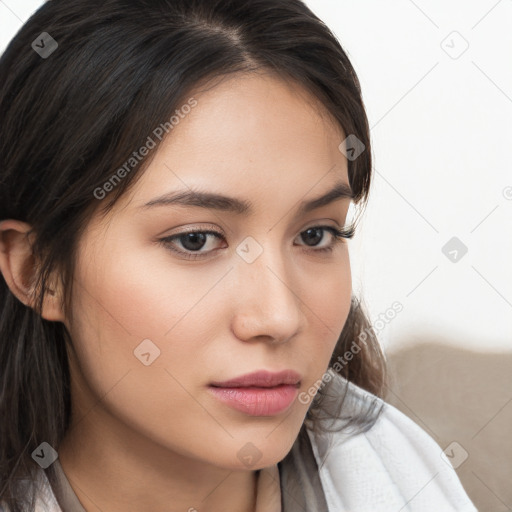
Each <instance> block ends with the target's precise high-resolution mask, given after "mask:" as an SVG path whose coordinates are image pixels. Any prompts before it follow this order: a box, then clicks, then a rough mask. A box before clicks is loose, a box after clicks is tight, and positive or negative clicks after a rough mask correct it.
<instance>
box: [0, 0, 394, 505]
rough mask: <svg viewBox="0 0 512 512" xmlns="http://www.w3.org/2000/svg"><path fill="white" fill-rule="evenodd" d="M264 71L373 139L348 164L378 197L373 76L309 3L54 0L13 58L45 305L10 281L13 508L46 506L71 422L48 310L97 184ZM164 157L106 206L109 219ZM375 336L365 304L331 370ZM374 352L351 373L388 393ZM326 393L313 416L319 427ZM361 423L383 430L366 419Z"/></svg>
mask: <svg viewBox="0 0 512 512" xmlns="http://www.w3.org/2000/svg"><path fill="white" fill-rule="evenodd" d="M37 42H40V43H39V44H37ZM34 43H36V44H35V45H34ZM257 68H261V69H266V70H269V71H272V72H274V73H278V74H279V75H280V76H282V77H283V78H284V79H286V80H294V81H296V82H298V83H300V84H301V85H302V86H303V87H304V88H306V89H307V90H308V91H310V92H311V93H312V94H313V95H315V96H316V97H317V98H319V100H320V101H321V102H322V103H323V104H324V105H325V106H326V108H327V109H328V111H329V112H330V113H331V115H332V116H333V117H334V118H335V119H336V120H337V122H339V124H340V126H341V127H342V128H343V130H344V132H345V133H346V134H353V135H355V136H356V137H357V138H358V139H359V140H360V141H361V142H362V143H363V144H364V146H365V150H364V151H363V152H362V153H361V155H360V156H358V157H357V158H356V159H349V161H348V174H349V181H350V186H351V187H352V190H353V192H354V195H355V200H354V202H355V203H356V204H357V205H359V206H360V207H361V206H363V205H364V203H365V202H366V200H367V197H368V192H369V187H370V182H371V175H372V159H371V145H370V134H369V127H368V121H367V117H366V113H365V108H364V105H363V101H362V97H361V91H360V84H359V81H358V78H357V76H356V73H355V71H354V68H353V67H352V65H351V63H350V61H349V59H348V57H347V55H346V54H345V52H344V50H343V49H342V47H341V46H340V44H339V42H338V41H337V39H336V38H335V36H334V35H333V34H332V32H331V31H330V30H329V29H328V28H327V27H326V26H325V24H324V23H323V22H322V21H320V20H319V19H318V18H317V17H316V16H315V15H314V14H313V13H312V12H311V11H310V10H309V9H308V8H307V7H306V6H305V5H304V4H303V3H302V2H301V1H299V0H252V1H250V2H248V1H246V0H52V1H51V2H45V3H44V4H43V6H42V7H41V8H40V9H39V10H38V11H37V12H36V13H35V14H34V15H33V16H32V17H31V18H30V19H29V20H28V21H27V22H26V23H25V24H24V25H23V27H22V28H21V29H20V31H19V32H18V33H17V34H16V36H15V37H14V39H13V40H12V41H11V42H10V44H9V46H8V47H7V49H6V51H5V52H4V54H3V55H2V57H1V59H0V119H1V122H0V220H3V219H18V220H21V221H24V222H27V223H29V224H30V225H31V227H32V232H31V233H32V234H33V237H34V243H33V254H34V258H35V261H37V262H38V268H39V273H38V281H37V286H36V289H37V290H38V291H39V294H38V300H37V305H36V307H34V308H33V309H32V308H30V307H27V306H25V305H24V304H23V303H21V302H20V301H19V300H17V299H16V297H15V296H14V295H13V294H12V293H11V291H10V290H9V288H8V286H7V284H6V282H5V280H4V279H3V277H2V278H0V304H1V306H0V307H1V310H0V418H1V423H0V499H1V500H4V502H5V503H6V504H7V506H8V507H9V508H10V509H11V510H12V511H13V512H18V511H21V510H24V509H25V508H24V507H25V506H27V507H28V508H26V509H27V510H32V508H31V507H33V493H32V491H30V492H27V488H25V487H22V486H21V480H22V479H25V480H26V481H28V482H30V481H31V479H33V478H34V476H35V474H36V470H38V469H39V468H38V466H37V465H36V464H35V463H34V461H33V460H32V458H31V453H32V451H33V450H34V449H35V448H36V447H37V446H38V445H39V444H40V443H41V442H42V441H46V442H47V443H49V444H50V445H51V446H54V447H58V446H59V442H60V440H61V439H62V437H63V435H64V433H65V432H66V429H67V428H68V425H69V419H70V410H71V404H70V385H69V381H70V375H69V367H68V359H67V352H66V347H72V340H71V339H69V336H68V334H67V332H66V330H65V327H64V325H63V324H61V323H59V322H49V321H46V320H44V319H43V318H42V317H41V315H40V312H41V308H42V303H43V299H44V293H45V292H46V290H47V288H49V279H50V276H51V275H52V274H53V273H54V272H55V271H58V275H59V276H60V278H61V280H62V283H63V285H64V289H65V290H66V297H64V298H63V302H64V303H65V304H68V303H69V298H70V296H71V288H72V283H73V279H72V276H73V270H74V261H75V256H76V248H77V242H78V241H79V239H80V236H81V233H82V232H83V229H84V227H85V226H86V225H87V222H88V220H89V219H90V217H91V212H92V211H93V210H94V209H95V207H96V206H97V205H98V199H97V197H95V195H94V191H95V190H97V189H98V187H102V186H103V184H104V183H105V182H106V181H107V180H108V179H109V178H110V177H111V176H112V173H113V171H114V170H116V169H119V168H120V167H121V166H122V165H123V164H124V163H125V162H126V161H127V159H128V158H129V157H130V155H131V154H132V153H133V151H134V150H135V149H136V148H140V147H141V146H142V145H143V144H144V143H145V142H146V140H147V137H148V135H149V134H151V133H152V131H153V130H154V128H155V127H156V126H159V125H162V124H163V123H166V122H168V120H169V118H170V117H171V115H173V113H174V112H175V110H176V109H178V108H179V107H180V105H182V103H183V99H184V98H186V97H187V94H188V92H189V91H190V90H191V89H192V88H193V87H194V86H196V85H197V84H198V83H200V82H203V81H207V80H208V79H210V78H216V77H217V78H220V77H222V76H223V75H227V74H230V73H235V72H247V71H250V70H254V69H257ZM158 142H159V141H157V143H158ZM340 142H341V141H340ZM153 154H154V152H153ZM149 161H150V157H147V158H144V159H143V160H142V161H141V162H140V163H139V164H138V165H137V166H136V167H135V168H134V169H133V170H132V171H131V172H129V173H127V174H126V176H124V177H123V179H122V180H121V181H120V182H119V183H118V184H116V186H115V187H114V189H113V190H112V191H111V192H110V193H109V194H108V195H107V196H106V197H105V198H104V199H102V201H103V203H104V205H102V206H103V211H104V212H107V211H109V210H110V209H111V208H112V206H113V205H114V204H115V202H116V201H117V200H118V198H119V197H121V195H123V193H124V192H125V191H127V190H128V188H129V187H130V186H132V185H133V183H134V182H135V180H136V179H138V178H139V177H140V176H141V174H142V172H143V170H144V169H145V168H146V167H147V165H148V163H149ZM363 330H365V331H366V332H368V333H370V332H372V331H371V326H370V323H369V321H368V319H367V318H366V316H365V314H364V311H363V309H362V307H361V306H360V304H359V302H358V301H357V300H356V299H355V298H354V300H353V303H352V308H351V310H350V314H349V318H348V320H347V322H346V324H345V327H344V329H343V332H342V333H341V335H340V338H339V341H338V343H337V345H336V348H335V350H334V353H333V356H332V360H331V364H334V362H335V361H336V360H337V358H338V357H340V356H343V354H344V353H345V352H346V351H347V350H348V349H349V348H350V346H351V344H352V343H353V341H354V340H356V339H357V338H358V336H359V335H360V333H361V332H362V331H363ZM360 348H361V350H360V351H359V352H358V353H357V354H356V355H355V356H354V358H353V359H352V360H351V361H350V364H347V365H345V366H344V367H343V368H342V370H341V371H340V372H339V373H340V374H341V375H342V376H343V377H345V378H346V379H348V380H349V381H351V382H353V383H354V384H356V385H359V386H361V387H363V388H365V389H366V390H368V391H370V392H372V393H373V394H375V395H379V396H380V395H381V394H382V391H383V386H384V379H385V364H384V358H383V355H382V353H381V350H380V348H379V344H378V342H377V339H376V337H375V336H374V335H372V336H370V337H369V339H367V340H366V341H365V343H361V344H360ZM322 393H323V390H322V389H321V390H320V391H319V393H318V397H320V398H319V399H318V400H316V399H315V402H314V404H312V406H311V408H310V410H309V411H308V416H307V418H308V420H310V421H311V422H312V424H313V428H316V427H318V425H316V427H315V418H316V417H317V416H318V415H319V414H320V413H321V411H322V400H321V396H322ZM341 405H342V400H340V407H341ZM354 422H355V423H358V424H359V425H361V426H362V427H363V428H364V425H368V424H369V423H368V421H367V420H365V417H364V415H361V416H360V417H358V418H354ZM48 472H49V475H50V476H51V475H52V473H51V468H49V470H48Z"/></svg>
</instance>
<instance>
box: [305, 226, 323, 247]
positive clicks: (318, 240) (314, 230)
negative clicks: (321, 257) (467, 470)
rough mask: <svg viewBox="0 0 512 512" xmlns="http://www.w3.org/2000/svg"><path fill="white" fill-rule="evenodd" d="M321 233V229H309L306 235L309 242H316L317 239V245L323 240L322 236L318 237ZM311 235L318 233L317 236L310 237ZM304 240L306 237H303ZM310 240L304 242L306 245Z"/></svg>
mask: <svg viewBox="0 0 512 512" xmlns="http://www.w3.org/2000/svg"><path fill="white" fill-rule="evenodd" d="M319 232H320V229H319V228H309V229H308V230H306V234H307V238H308V240H309V241H313V242H315V240H314V239H316V243H318V242H320V240H322V236H321V235H320V236H318V233H319ZM311 233H316V236H315V235H313V236H310V235H311ZM303 239H304V237H303ZM308 240H304V241H305V242H306V243H307V242H308ZM313 245H316V244H313Z"/></svg>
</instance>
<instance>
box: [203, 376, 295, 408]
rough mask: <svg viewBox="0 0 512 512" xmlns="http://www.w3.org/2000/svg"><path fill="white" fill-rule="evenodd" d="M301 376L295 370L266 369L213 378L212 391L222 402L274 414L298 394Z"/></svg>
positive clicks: (287, 405) (233, 406)
mask: <svg viewBox="0 0 512 512" xmlns="http://www.w3.org/2000/svg"><path fill="white" fill-rule="evenodd" d="M300 381H301V376H300V375H299V374H298V373H297V372H295V371H293V370H283V371H280V372H276V373H272V372H269V371H266V370H260V371H257V372H253V373H249V374H246V375H242V376H240V377H236V378H234V379H230V380H226V381H218V382H212V383H211V384H210V386H209V387H208V388H209V391H210V392H211V393H212V394H213V396H215V398H217V399H218V400H219V401H220V402H222V403H224V404H225V405H228V406H229V407H231V408H233V409H236V410H238V411H241V412H243V413H245V414H249V415H251V416H274V415H276V414H279V413H282V412H284V411H286V410H287V409H288V408H289V407H290V406H291V404H292V402H293V401H294V400H295V398H297V395H298V392H299V390H298V388H299V387H300Z"/></svg>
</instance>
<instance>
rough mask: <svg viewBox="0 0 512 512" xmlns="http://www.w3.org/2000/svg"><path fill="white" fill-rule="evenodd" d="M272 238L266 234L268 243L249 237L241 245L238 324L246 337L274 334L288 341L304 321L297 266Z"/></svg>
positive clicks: (238, 270) (238, 269)
mask: <svg viewBox="0 0 512 512" xmlns="http://www.w3.org/2000/svg"><path fill="white" fill-rule="evenodd" d="M248 238H249V237H248ZM271 239H272V236H268V237H266V238H265V240H266V243H265V244H260V243H257V242H256V241H255V240H246V241H244V242H242V243H241V244H240V246H239V247H238V248H237V252H238V253H239V255H240V254H241V256H240V258H241V260H240V261H239V262H238V265H237V268H236V272H237V276H236V279H237V281H238V283H239V286H238V289H239V293H240V295H239V300H238V301H237V305H236V315H235V317H236V318H235V326H234V327H235V328H237V329H238V332H237V335H238V336H239V337H240V338H242V339H244V338H245V339H248V338H251V337H254V336H271V337H273V338H275V339H282V340H286V339H287V338H289V337H291V336H292V335H293V334H294V333H295V332H296V331H297V330H298V329H299V327H300V324H301V308H300V300H299V297H298V296H297V292H296V291H295V288H296V287H297V286H296V283H295V280H294V278H293V276H294V272H293V268H291V266H290V264H289V262H288V261H287V260H286V254H285V253H284V252H283V251H282V250H281V249H280V247H279V246H278V245H274V246H271ZM245 243H247V245H244V244H245ZM256 244H257V245H256ZM258 246H259V248H258ZM240 250H241V252H240ZM244 250H245V251H244ZM251 252H252V254H251ZM249 255H250V257H249ZM252 258H254V259H252Z"/></svg>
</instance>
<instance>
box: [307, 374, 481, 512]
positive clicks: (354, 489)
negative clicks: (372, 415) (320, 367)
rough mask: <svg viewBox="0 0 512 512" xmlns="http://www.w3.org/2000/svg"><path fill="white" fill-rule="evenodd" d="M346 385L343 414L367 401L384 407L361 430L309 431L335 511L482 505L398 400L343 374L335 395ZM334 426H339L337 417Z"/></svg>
mask: <svg viewBox="0 0 512 512" xmlns="http://www.w3.org/2000/svg"><path fill="white" fill-rule="evenodd" d="M346 386H348V389H347V396H346V400H345V402H344V406H343V409H342V413H343V417H345V418H346V417H351V416H353V415H354V414H357V413H358V411H360V410H361V406H362V405H364V406H366V405H367V404H373V406H374V410H379V411H380V412H379V414H378V415H376V419H375V420H374V422H373V424H372V425H371V426H370V427H369V428H368V429H367V430H366V431H364V432H361V433H356V434H352V435H351V434H350V432H345V433H344V432H335V431H333V432H329V433H320V434H315V433H313V432H311V431H309V430H308V435H309V437H310V440H311V444H312V448H313V452H314V455H315V458H316V460H317V463H318V467H319V473H320V478H321V481H322V485H323V487H324V492H325V495H326V498H327V500H328V502H329V504H330V505H332V507H333V508H334V509H335V510H340V511H345V510H347V511H348V510H357V511H358V512H363V511H366V510H368V511H373V510H383V511H384V510H402V511H403V512H405V511H410V512H423V511H425V512H427V511H431V510H436V511H437V512H443V511H450V512H452V511H461V512H462V511H464V512H474V511H476V510H477V509H476V508H475V507H474V505H473V504H472V503H471V501H470V499H469V498H468V496H467V494H466V492H465V490H464V488H463V487H462V484H461V483H460V480H459V478H458V476H457V474H456V472H455V470H454V469H453V468H452V466H451V465H450V464H449V463H448V462H445V460H444V459H443V458H442V457H441V454H442V449H441V447H440V446H439V445H438V444H437V442H436V441H435V440H434V439H433V438H432V437H430V435H429V434H428V433H427V432H425V431H424V430H423V429H422V428H421V427H420V426H419V425H417V424H416V423H415V422H413V421H412V420H411V419H410V418H408V417H407V416H406V415H405V414H403V413H402V412H400V411H399V410H398V409H396V408H395V407H393V406H392V405H390V404H387V403H386V402H384V401H383V400H381V399H380V398H378V397H376V396H375V395H372V394H371V393H369V392H367V391H365V390H363V389H362V388H359V387H358V386H355V385H354V384H352V383H349V382H347V381H346V380H345V379H343V378H342V377H340V376H339V375H337V374H336V376H335V377H333V379H332V381H331V383H330V386H329V391H328V392H329V395H331V396H333V397H334V396H336V395H338V397H339V396H340V394H341V393H343V392H344V389H345V388H346ZM328 426H329V428H330V429H332V430H334V429H335V427H336V421H334V422H329V424H328ZM338 426H341V423H340V424H339V425H338Z"/></svg>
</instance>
